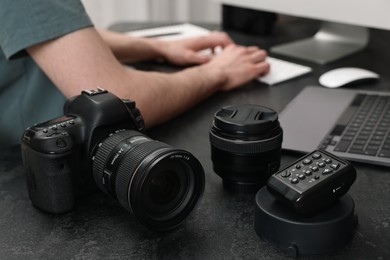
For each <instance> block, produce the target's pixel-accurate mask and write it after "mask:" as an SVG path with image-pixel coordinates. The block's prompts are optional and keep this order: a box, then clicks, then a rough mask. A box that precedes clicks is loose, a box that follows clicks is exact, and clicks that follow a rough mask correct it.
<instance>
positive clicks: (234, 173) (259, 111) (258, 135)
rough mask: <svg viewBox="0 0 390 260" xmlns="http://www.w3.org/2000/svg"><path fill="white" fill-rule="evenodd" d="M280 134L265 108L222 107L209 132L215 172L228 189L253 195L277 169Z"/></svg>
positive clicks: (271, 113) (273, 114)
mask: <svg viewBox="0 0 390 260" xmlns="http://www.w3.org/2000/svg"><path fill="white" fill-rule="evenodd" d="M282 139H283V131H282V128H281V127H280V124H279V121H278V115H277V113H276V112H275V111H274V110H272V109H270V108H267V107H263V106H256V105H238V106H229V107H224V108H222V109H221V110H219V111H218V112H217V113H216V114H215V117H214V121H213V125H212V127H211V129H210V144H211V159H212V162H213V168H214V171H215V172H216V173H217V174H218V175H219V176H220V177H221V178H222V180H223V185H224V187H225V188H227V189H228V190H231V191H234V192H239V193H245V192H256V191H257V190H258V189H259V188H261V187H262V186H263V185H264V184H265V182H266V180H267V179H268V178H269V176H271V174H273V173H275V172H276V171H277V170H278V169H279V167H280V159H281V146H282Z"/></svg>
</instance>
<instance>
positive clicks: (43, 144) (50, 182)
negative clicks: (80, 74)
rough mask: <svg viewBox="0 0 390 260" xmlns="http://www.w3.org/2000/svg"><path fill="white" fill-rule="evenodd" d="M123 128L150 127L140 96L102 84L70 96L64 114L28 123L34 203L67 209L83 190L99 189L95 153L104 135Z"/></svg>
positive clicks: (26, 157) (25, 150)
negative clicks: (113, 91) (137, 104)
mask: <svg viewBox="0 0 390 260" xmlns="http://www.w3.org/2000/svg"><path fill="white" fill-rule="evenodd" d="M121 129H134V130H136V131H142V130H143V129H144V122H143V119H142V116H141V114H140V112H139V110H138V109H137V108H136V107H135V102H133V101H130V100H121V99H119V98H118V97H116V96H115V95H113V94H111V93H109V92H107V91H106V90H103V89H100V88H98V89H97V90H91V91H83V92H82V94H81V95H79V96H76V97H75V98H73V99H72V100H69V101H68V102H67V103H66V104H65V106H64V116H61V117H58V118H54V119H52V120H49V121H46V122H44V123H41V124H38V125H35V126H33V127H30V128H28V129H27V130H26V131H25V133H24V135H23V137H22V144H21V150H22V158H23V162H24V165H25V172H26V178H27V187H28V193H29V196H30V199H31V201H32V202H33V204H34V205H35V206H37V207H38V208H39V209H41V210H43V211H46V212H50V213H64V212H67V211H69V210H71V209H72V208H73V207H74V202H75V198H77V197H78V196H79V195H81V194H85V193H90V192H91V191H92V190H96V184H95V182H94V181H93V176H92V174H90V172H91V171H92V159H93V153H94V152H95V150H96V147H97V145H99V142H100V141H101V140H102V139H103V138H104V137H106V136H108V135H110V134H111V133H114V132H116V131H118V130H121Z"/></svg>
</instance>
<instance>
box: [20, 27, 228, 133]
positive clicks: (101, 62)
mask: <svg viewBox="0 0 390 260" xmlns="http://www.w3.org/2000/svg"><path fill="white" fill-rule="evenodd" d="M27 51H28V52H29V53H30V55H31V56H32V57H33V59H34V60H35V61H36V63H37V64H38V65H39V66H40V67H41V68H42V70H43V71H44V72H45V73H46V74H47V75H48V76H49V78H50V79H51V80H52V81H53V82H54V84H55V85H57V87H58V88H59V89H60V90H61V91H62V92H63V93H64V94H65V95H66V96H67V97H71V96H74V95H78V94H80V92H81V90H83V89H91V88H96V87H99V86H100V87H103V88H105V89H107V90H109V91H110V92H112V93H114V94H116V95H118V96H119V97H121V98H129V99H133V100H135V101H136V103H137V105H138V107H139V108H140V110H141V112H142V114H143V116H144V118H145V122H146V125H147V126H152V125H155V124H158V123H160V122H162V121H165V120H167V119H169V118H171V117H173V116H175V115H177V114H178V113H181V112H182V111H184V110H185V109H187V108H189V107H190V106H192V105H194V104H195V103H196V102H198V101H200V100H201V99H204V98H206V97H208V96H209V95H211V94H212V93H214V92H215V91H217V90H218V89H217V88H218V86H219V85H220V84H219V83H222V82H223V80H224V78H223V77H220V73H218V71H215V72H213V71H211V70H206V71H203V73H200V72H201V70H202V69H203V68H200V67H197V68H189V69H186V70H184V71H181V72H178V73H175V74H169V75H168V74H162V73H153V72H142V71H136V70H129V69H126V68H125V67H124V66H122V65H121V64H120V63H119V62H118V61H117V59H116V58H115V57H114V56H113V54H112V52H111V51H110V49H109V48H108V46H107V45H106V44H105V43H104V42H103V41H102V40H101V38H100V36H99V35H98V34H97V33H96V31H95V30H94V29H93V28H86V29H82V30H79V31H76V32H74V33H71V34H69V35H65V36H63V37H60V38H57V39H54V40H51V41H47V42H44V43H41V44H38V45H35V46H32V47H30V48H28V49H27Z"/></svg>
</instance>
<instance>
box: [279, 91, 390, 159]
mask: <svg viewBox="0 0 390 260" xmlns="http://www.w3.org/2000/svg"><path fill="white" fill-rule="evenodd" d="M279 120H280V124H281V126H282V128H283V143H282V148H283V149H285V150H291V151H297V152H302V153H308V152H311V151H313V150H315V149H323V150H326V151H328V152H331V153H333V154H334V155H336V156H339V157H341V158H344V159H347V160H350V161H357V162H363V163H370V164H376V165H384V166H390V137H389V135H390V133H389V131H390V93H386V92H377V91H361V90H355V89H328V88H324V87H319V86H309V87H306V88H305V89H303V90H302V91H301V92H300V93H299V94H298V95H297V96H296V97H295V98H294V99H293V100H291V102H290V103H289V104H288V105H287V106H286V108H285V109H284V110H283V111H282V112H281V113H280V115H279Z"/></svg>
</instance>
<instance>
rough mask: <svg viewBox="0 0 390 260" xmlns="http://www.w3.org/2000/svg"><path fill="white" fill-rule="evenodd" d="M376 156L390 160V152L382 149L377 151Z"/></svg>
mask: <svg viewBox="0 0 390 260" xmlns="http://www.w3.org/2000/svg"><path fill="white" fill-rule="evenodd" d="M378 156H379V157H386V158H390V150H385V149H382V150H380V151H379V153H378Z"/></svg>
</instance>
